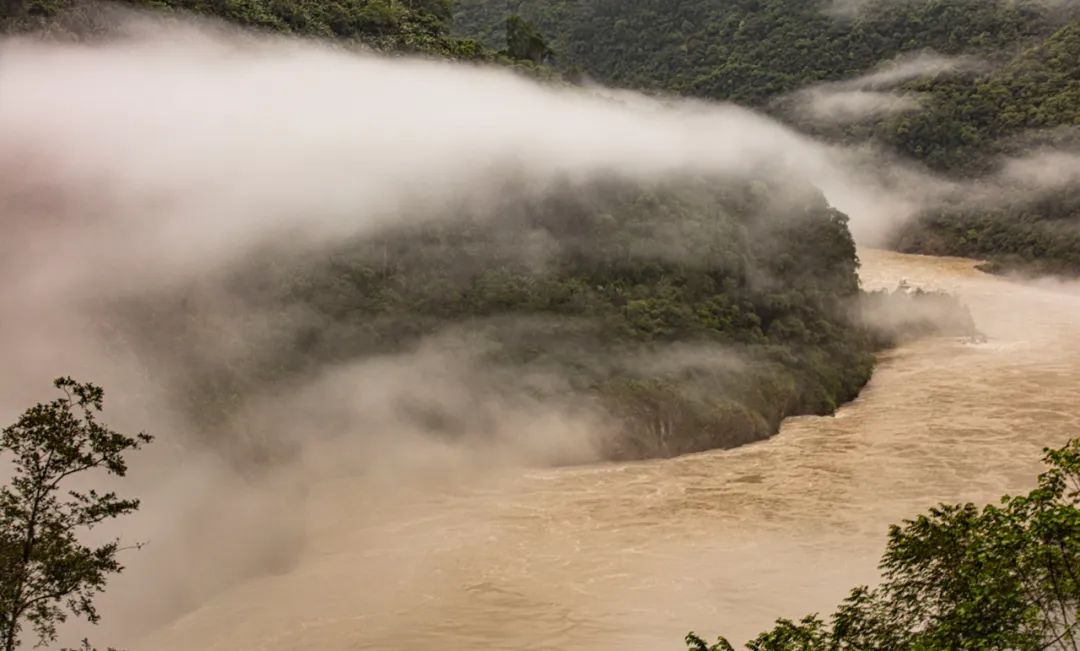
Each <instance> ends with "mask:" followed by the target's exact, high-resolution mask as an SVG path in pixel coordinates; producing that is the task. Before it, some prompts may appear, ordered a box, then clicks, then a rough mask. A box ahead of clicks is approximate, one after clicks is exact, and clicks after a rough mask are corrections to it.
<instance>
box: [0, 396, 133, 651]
mask: <svg viewBox="0 0 1080 651" xmlns="http://www.w3.org/2000/svg"><path fill="white" fill-rule="evenodd" d="M54 384H55V386H56V388H57V389H59V390H60V391H61V392H62V393H63V396H62V397H59V398H57V399H55V400H53V401H51V402H48V403H44V404H38V405H36V406H34V407H31V408H30V409H28V410H26V411H25V412H24V413H23V414H22V416H20V417H19V419H18V420H17V421H16V422H15V423H14V424H12V425H10V426H9V427H7V428H5V429H4V430H3V433H2V434H0V454H2V455H4V456H5V457H7V461H8V463H10V465H11V468H12V477H11V480H10V482H9V483H8V485H6V486H4V487H2V488H0V645H2V647H3V649H4V651H11V650H12V649H14V648H16V647H18V646H19V644H20V637H21V632H22V630H23V629H24V627H27V626H28V627H29V628H30V629H31V630H32V631H33V633H34V635H35V636H36V637H37V639H38V642H39V644H42V645H44V644H48V643H51V642H54V641H55V640H56V637H57V625H58V624H60V623H62V622H64V621H66V620H67V618H68V617H69V616H70V615H74V616H75V617H84V618H86V619H87V620H88V621H90V622H91V623H97V622H98V620H99V615H98V612H97V610H96V608H95V607H94V598H95V596H96V595H97V594H98V593H99V592H100V591H101V590H102V589H103V588H104V587H105V584H106V581H107V580H108V578H109V576H110V575H112V574H115V573H118V572H120V571H122V570H123V566H122V565H121V564H120V562H119V560H118V559H117V554H118V553H119V552H120V551H121V550H122V549H123V548H122V547H121V546H120V541H119V540H116V539H114V540H112V541H110V542H107V543H105V544H102V545H99V546H96V547H91V546H87V545H85V544H84V543H83V541H82V539H81V536H82V535H84V534H85V532H86V531H87V530H89V529H92V528H93V527H95V526H96V525H98V524H100V523H102V522H104V521H106V520H110V519H113V518H117V517H119V516H122V515H125V514H128V513H131V512H133V511H135V510H136V509H138V507H139V501H138V500H135V499H123V498H121V497H119V496H117V494H116V493H114V492H105V493H99V492H98V491H97V490H94V489H87V490H78V489H75V488H73V487H72V486H71V485H70V484H71V482H70V480H71V479H72V478H73V477H75V476H76V475H83V474H86V473H91V474H92V473H93V472H94V471H101V472H104V473H106V474H110V475H116V476H118V477H123V476H124V475H125V474H126V472H127V462H126V460H125V458H124V457H125V454H126V453H127V452H129V451H131V450H136V449H138V448H140V447H141V446H142V445H143V444H145V443H149V442H150V441H151V437H150V436H149V435H147V434H143V433H139V434H136V435H135V436H127V435H124V434H121V433H119V432H116V431H113V430H111V429H109V428H107V427H105V426H104V425H102V424H101V423H99V422H98V421H97V415H98V414H99V413H100V412H101V410H102V402H103V399H104V392H103V391H102V390H101V389H100V388H99V387H97V386H94V385H93V384H80V383H78V382H75V381H74V380H72V379H71V378H59V379H57V380H56V381H55V383H54ZM83 648H85V649H88V648H89V644H88V643H87V642H85V641H84V643H83Z"/></svg>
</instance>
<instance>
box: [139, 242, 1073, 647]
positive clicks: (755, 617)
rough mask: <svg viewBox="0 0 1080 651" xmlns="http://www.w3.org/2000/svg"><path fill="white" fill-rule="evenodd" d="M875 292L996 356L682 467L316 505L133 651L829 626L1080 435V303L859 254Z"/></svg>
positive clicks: (922, 357) (875, 385)
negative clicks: (953, 318)
mask: <svg viewBox="0 0 1080 651" xmlns="http://www.w3.org/2000/svg"><path fill="white" fill-rule="evenodd" d="M861 256H862V259H863V270H862V276H863V284H864V286H866V287H868V288H877V287H893V286H895V285H896V284H897V282H898V281H899V280H900V279H906V280H908V281H909V282H910V283H911V284H913V285H918V286H923V287H927V288H935V289H945V290H949V291H952V292H956V293H958V294H959V295H960V296H961V297H962V299H963V300H964V301H965V302H966V303H967V304H968V305H969V306H970V308H971V310H972V312H973V314H974V316H975V319H976V322H977V324H978V326H979V328H980V329H981V330H982V331H983V332H984V333H985V334H986V335H987V341H986V342H984V343H971V342H965V341H960V340H955V339H932V340H923V341H919V342H917V343H913V344H910V345H905V346H903V347H901V348H898V349H895V350H893V351H890V352H888V353H886V354H884V355H883V356H882V357H881V359H880V364H879V366H878V368H877V370H876V372H875V374H874V377H873V380H872V381H871V383H870V384H869V386H867V388H866V389H865V390H864V392H863V393H862V395H861V396H860V397H859V399H858V400H856V401H855V402H853V403H852V404H849V405H847V406H845V407H843V408H842V409H841V410H840V411H839V413H838V414H837V415H836V416H835V417H824V418H819V417H803V418H794V419H790V420H788V421H787V422H786V423H785V424H784V426H783V429H782V431H781V433H780V434H779V435H778V436H776V437H775V438H773V439H771V440H768V441H765V442H762V443H759V444H755V445H750V446H746V447H743V448H739V449H736V450H730V451H719V452H709V453H703V454H697V455H692V456H687V457H683V458H679V459H673V460H665V461H654V462H644V463H633V464H626V465H598V466H589V467H579V468H564V469H553V470H526V471H517V472H507V473H503V474H499V475H498V476H492V477H488V478H485V479H484V480H482V481H476V482H465V483H458V484H454V485H452V486H448V487H442V488H440V489H439V490H437V491H410V492H408V493H404V494H401V495H397V496H393V497H386V498H385V499H379V500H371V499H366V498H367V497H369V496H367V495H365V494H364V492H363V491H361V490H358V489H357V488H356V487H354V486H350V485H349V482H348V481H345V480H338V481H333V482H325V483H324V484H321V485H318V486H316V487H315V488H314V489H313V492H312V494H311V495H310V499H309V503H310V504H312V505H313V506H312V508H311V509H310V511H309V512H308V515H307V516H306V517H307V525H308V526H307V530H308V543H307V546H306V547H305V550H304V552H303V555H302V557H301V558H300V559H299V561H298V562H297V563H295V564H294V565H293V566H292V567H290V568H288V569H287V570H285V571H282V572H281V573H278V574H275V575H269V576H263V577H260V578H255V579H250V580H247V581H244V582H242V583H240V584H238V585H235V586H233V587H232V588H230V589H229V590H227V591H225V592H222V593H220V594H218V595H217V596H215V597H214V598H213V599H211V600H209V601H208V602H206V603H205V604H203V605H201V607H199V608H197V609H195V610H193V611H191V612H189V613H187V614H186V615H184V616H182V617H180V618H179V619H177V620H175V621H174V622H172V623H171V624H169V625H168V626H166V627H165V628H162V629H160V630H158V631H156V632H155V633H154V634H153V635H151V636H150V637H149V638H148V639H146V640H144V641H143V642H142V643H140V644H138V645H137V646H138V647H139V648H145V649H148V650H149V649H153V650H155V651H166V650H170V649H175V650H188V649H190V650H199V651H212V650H214V651H216V650H220V651H245V650H256V649H258V650H260V651H261V650H266V651H278V650H280V651H294V650H296V651H299V650H303V649H310V650H319V651H338V650H346V649H405V648H413V649H418V648H425V649H428V648H430V649H446V650H455V649H565V650H572V649H593V650H595V649H601V650H602V649H620V650H624V651H626V650H637V649H680V648H681V643H680V640H681V637H682V636H683V635H684V634H685V633H686V632H687V631H688V630H691V629H692V630H695V631H697V632H699V633H702V634H707V635H708V636H709V637H712V636H713V635H715V634H717V633H720V632H723V633H724V634H725V635H727V636H729V637H731V638H733V640H738V641H742V640H744V639H746V638H747V637H749V636H751V635H753V634H754V633H756V632H758V631H760V630H762V629H764V628H766V627H767V626H768V625H769V623H770V622H771V621H772V620H773V619H774V618H775V617H777V616H786V617H798V616H801V615H803V614H806V613H808V612H814V611H823V612H828V611H829V610H831V608H832V606H833V605H834V604H835V603H836V602H837V601H838V600H839V599H841V598H842V597H843V596H844V595H845V594H846V592H847V590H848V589H849V588H850V587H851V586H853V585H855V584H857V583H860V582H867V581H873V580H874V579H875V577H876V571H875V564H876V560H877V558H878V557H879V556H880V554H881V551H882V549H883V547H884V541H885V534H886V530H887V526H888V525H889V523H892V522H896V521H899V520H900V519H901V518H903V517H905V516H910V515H913V514H915V513H918V512H920V511H922V510H923V509H924V508H925V507H927V506H929V505H930V504H932V503H935V502H937V501H942V500H947V501H958V500H975V501H987V500H990V499H993V498H995V497H996V496H998V495H1000V494H1001V493H1002V492H1007V491H1018V490H1023V489H1024V488H1026V487H1027V486H1028V485H1030V483H1031V482H1032V480H1033V476H1034V474H1035V473H1036V472H1037V471H1038V468H1039V463H1038V460H1039V457H1040V451H1041V449H1042V448H1043V447H1044V446H1047V445H1056V444H1059V443H1062V442H1064V441H1065V440H1066V439H1067V438H1069V437H1070V436H1074V435H1078V434H1080V411H1078V410H1077V408H1076V400H1077V396H1080V343H1078V341H1077V334H1078V333H1080V291H1077V290H1075V289H1072V290H1070V289H1069V288H1067V287H1060V286H1055V287H1051V286H1047V285H1041V286H1032V285H1022V284H1018V283H1012V282H1009V281H1006V280H1003V279H1000V278H995V277H991V276H987V275H984V274H981V273H980V272H978V271H976V270H975V269H974V263H972V262H971V261H967V260H958V259H945V258H932V257H922V256H907V255H901V254H896V253H887V252H880V251H873V250H866V251H862V252H861Z"/></svg>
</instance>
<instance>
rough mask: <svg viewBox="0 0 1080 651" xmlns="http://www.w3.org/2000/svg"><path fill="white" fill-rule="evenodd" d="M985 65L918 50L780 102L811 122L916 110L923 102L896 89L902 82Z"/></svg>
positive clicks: (854, 119)
mask: <svg viewBox="0 0 1080 651" xmlns="http://www.w3.org/2000/svg"><path fill="white" fill-rule="evenodd" d="M984 68H985V64H982V63H980V62H979V61H977V60H975V59H972V58H969V57H944V56H940V55H938V54H935V53H933V52H919V53H916V54H914V55H906V56H902V57H899V58H897V59H895V60H893V61H890V62H888V63H886V64H884V65H882V66H880V67H878V68H877V69H876V70H874V71H873V72H870V73H868V74H865V75H863V76H861V77H856V78H854V79H848V80H844V81H837V82H827V83H822V84H816V85H814V86H811V87H809V88H806V89H803V90H800V91H798V92H796V93H793V94H792V95H791V96H790V97H789V98H786V99H785V100H782V101H784V103H785V104H786V105H788V106H789V108H788V109H787V110H788V111H789V112H790V113H792V114H793V115H794V116H795V117H796V118H797V119H801V120H809V121H810V122H812V123H816V124H848V123H852V122H861V121H864V120H871V119H877V118H882V117H886V116H889V115H895V114H898V113H905V112H909V111H915V110H918V109H919V108H920V106H921V105H922V99H921V98H920V97H919V95H918V94H916V93H911V92H907V91H898V90H895V88H896V87H897V86H899V85H901V84H903V83H905V82H909V81H912V80H915V79H923V78H928V77H938V76H941V75H957V74H965V73H971V72H976V71H979V70H982V69H984Z"/></svg>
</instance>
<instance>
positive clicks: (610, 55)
mask: <svg viewBox="0 0 1080 651" xmlns="http://www.w3.org/2000/svg"><path fill="white" fill-rule="evenodd" d="M830 8H831V5H829V4H827V3H820V2H800V1H797V0H735V1H732V2H714V1H710V0H696V1H690V2H679V3H668V2H661V1H660V0H630V1H626V2H622V1H620V2H616V1H615V0H563V1H558V0H557V1H554V2H548V1H545V2H538V1H534V0H459V2H458V3H457V5H456V10H455V29H456V30H457V32H458V33H461V34H468V35H470V36H473V37H475V38H478V39H479V40H481V42H484V43H497V42H498V41H499V40H500V39H501V38H502V37H503V34H502V29H503V24H504V20H505V18H506V16H508V15H519V16H521V17H522V18H524V19H527V20H529V21H532V22H533V23H534V24H535V25H536V26H537V28H538V29H539V31H540V32H541V33H543V34H544V35H545V36H546V37H547V38H548V40H549V41H550V43H551V45H552V49H553V50H554V62H555V65H556V66H559V67H562V68H563V69H565V70H568V71H573V72H574V74H575V75H581V74H586V75H588V76H589V77H591V78H593V79H596V80H597V81H600V82H602V83H610V84H616V85H619V86H625V87H630V88H636V89H641V90H645V91H655V92H665V93H676V94H680V95H689V96H696V97H704V98H708V99H713V100H726V101H732V102H736V103H739V104H743V105H748V106H751V107H756V108H758V109H760V110H763V111H766V112H769V113H772V114H773V115H775V116H777V117H779V118H781V119H784V120H788V121H790V122H792V123H793V124H795V125H797V126H800V127H805V126H806V125H804V124H801V120H800V119H799V116H798V115H793V114H791V113H790V112H788V111H786V110H785V109H786V107H787V105H786V103H785V101H784V100H785V98H786V96H787V94H789V93H791V92H793V91H796V90H798V89H801V88H805V87H808V86H812V85H814V84H817V83H822V82H831V81H838V80H843V79H849V78H852V77H856V76H858V75H861V74H864V73H867V72H870V71H872V70H874V69H875V68H876V67H877V66H880V65H881V64H883V63H886V62H889V61H892V60H894V59H895V58H896V57H897V56H899V55H903V54H911V53H917V52H922V51H933V52H936V53H939V54H942V55H970V56H973V57H976V58H977V59H978V60H980V61H982V62H984V64H985V65H984V66H983V67H982V68H981V69H979V70H974V71H971V72H969V73H967V74H964V75H959V76H948V75H933V76H929V77H926V78H923V79H917V80H914V81H909V82H906V83H903V84H902V85H901V86H900V87H899V90H902V91H905V92H909V93H913V94H917V95H918V96H919V97H921V98H922V100H923V101H922V106H921V107H920V110H918V111H911V112H906V113H901V114H899V115H893V116H889V117H885V118H878V119H874V120H870V121H867V122H864V123H862V124H857V125H849V126H848V127H846V128H842V129H833V130H831V131H826V132H824V133H822V132H821V131H820V130H815V129H812V128H811V129H810V130H811V131H815V132H816V134H817V135H821V136H825V137H831V138H834V139H837V140H839V141H842V142H848V143H854V142H865V141H869V142H871V143H874V144H876V145H877V146H878V147H880V148H882V149H884V150H886V151H889V152H892V153H894V154H897V155H900V156H902V157H904V158H907V159H909V160H912V161H914V162H916V163H918V164H920V165H924V166H926V167H927V168H929V169H930V170H932V171H934V172H936V173H938V174H944V175H946V176H949V177H952V178H956V179H971V178H976V177H980V176H984V175H987V174H990V173H992V172H993V171H994V170H995V169H996V167H997V166H998V165H999V162H1000V160H1001V157H1003V156H1015V155H1019V154H1021V153H1023V152H1025V151H1029V150H1031V149H1032V148H1033V147H1040V146H1042V147H1047V146H1054V147H1068V148H1073V149H1074V148H1075V147H1076V145H1077V139H1076V136H1075V129H1076V128H1077V127H1078V126H1080V66H1078V65H1077V63H1076V62H1077V61H1078V60H1080V22H1078V21H1077V15H1076V8H1075V7H1071V8H1070V6H1069V5H1067V4H1066V5H1061V6H1056V7H1052V6H1051V5H1048V4H1045V3H1038V2H1028V1H1012V2H985V1H983V0H912V1H911V2H880V1H871V2H867V3H861V4H860V10H859V11H858V12H856V13H854V14H850V15H837V14H836V13H835V12H833V11H831V10H830ZM1018 191H1019V190H1017V192H1018ZM1014 194H1015V193H1014ZM1039 211H1044V212H1039ZM1078 228H1080V213H1077V212H1076V210H1075V207H1074V206H1073V205H1071V204H1070V202H1067V201H1066V202H1054V201H1047V200H1046V198H1045V197H1042V198H1040V199H1039V200H1038V201H1035V202H1025V201H1015V200H1010V201H1008V202H1003V204H1002V205H1000V206H997V207H995V209H994V210H992V211H985V210H983V209H982V207H980V208H979V209H977V210H973V209H960V210H945V211H940V212H936V213H934V214H928V215H925V216H924V218H923V219H920V220H917V221H916V222H915V223H913V224H909V225H908V226H907V227H906V228H905V229H904V230H903V231H901V232H899V233H897V235H896V241H895V243H896V246H897V247H898V248H900V249H901V250H906V251H920V252H926V253H949V254H956V255H969V256H975V257H984V258H990V259H992V260H994V261H995V264H994V268H996V269H1002V270H1004V269H1014V268H1021V269H1026V270H1028V271H1040V270H1055V271H1057V272H1064V273H1071V274H1076V273H1080V248H1078V246H1077V240H1076V237H1075V231H1076V230H1077V229H1078Z"/></svg>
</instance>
